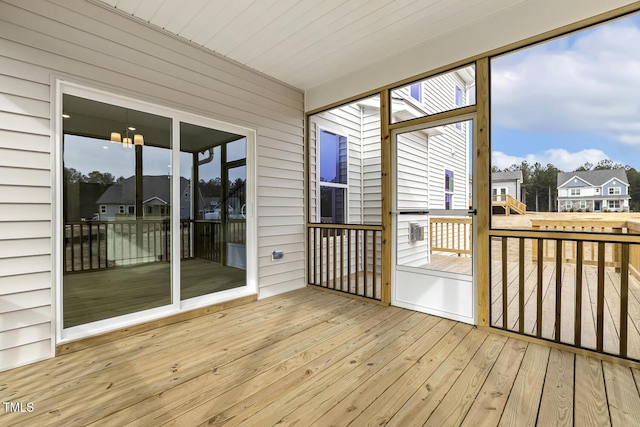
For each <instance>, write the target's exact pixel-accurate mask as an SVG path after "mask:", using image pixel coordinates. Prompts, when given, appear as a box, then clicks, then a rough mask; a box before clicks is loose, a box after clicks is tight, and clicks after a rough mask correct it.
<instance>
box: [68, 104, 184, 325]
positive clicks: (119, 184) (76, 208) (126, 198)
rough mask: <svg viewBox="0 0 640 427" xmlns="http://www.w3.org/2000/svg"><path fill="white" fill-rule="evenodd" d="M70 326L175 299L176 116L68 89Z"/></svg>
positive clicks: (162, 304) (159, 305) (155, 306)
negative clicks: (173, 174) (173, 147)
mask: <svg viewBox="0 0 640 427" xmlns="http://www.w3.org/2000/svg"><path fill="white" fill-rule="evenodd" d="M63 111H64V116H63V117H64V121H63V166H64V168H63V169H64V173H63V186H62V192H63V209H62V210H63V225H62V227H63V231H62V233H63V237H62V239H63V248H62V249H63V250H62V255H63V265H62V298H63V299H62V303H63V304H62V307H63V316H62V317H63V319H62V323H63V327H64V328H72V327H75V326H79V325H84V324H87V323H93V322H98V321H101V320H106V319H110V318H113V317H118V316H123V315H129V314H133V313H137V312H140V311H144V310H149V309H153V308H158V307H162V306H167V305H169V304H171V267H170V261H171V257H172V253H171V227H170V224H171V204H172V199H171V183H172V178H171V169H170V168H171V119H170V118H167V117H162V116H158V115H154V114H149V113H145V112H142V111H137V110H133V109H129V108H124V107H121V106H116V105H110V104H106V103H103V102H98V101H94V100H90V99H85V98H81V97H77V96H72V95H68V94H65V95H64V96H63Z"/></svg>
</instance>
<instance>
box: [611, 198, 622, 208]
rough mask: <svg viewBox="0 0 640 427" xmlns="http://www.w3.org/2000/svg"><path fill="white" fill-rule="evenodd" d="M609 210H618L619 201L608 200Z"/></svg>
mask: <svg viewBox="0 0 640 427" xmlns="http://www.w3.org/2000/svg"><path fill="white" fill-rule="evenodd" d="M609 209H620V200H609Z"/></svg>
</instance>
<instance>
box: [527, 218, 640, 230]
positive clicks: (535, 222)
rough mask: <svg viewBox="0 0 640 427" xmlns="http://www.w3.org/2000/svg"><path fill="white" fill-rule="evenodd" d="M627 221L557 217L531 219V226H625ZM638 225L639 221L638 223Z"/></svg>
mask: <svg viewBox="0 0 640 427" xmlns="http://www.w3.org/2000/svg"><path fill="white" fill-rule="evenodd" d="M627 223H628V221H626V220H624V221H623V220H617V221H616V220H606V219H605V220H601V219H600V218H599V217H593V218H589V219H571V220H568V219H567V220H557V219H532V220H531V225H532V226H534V227H535V226H549V225H553V226H562V227H599V228H603V227H604V228H625V227H627ZM638 225H639V226H640V223H638Z"/></svg>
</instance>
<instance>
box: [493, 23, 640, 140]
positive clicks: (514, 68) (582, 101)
mask: <svg viewBox="0 0 640 427" xmlns="http://www.w3.org/2000/svg"><path fill="white" fill-rule="evenodd" d="M575 37H578V38H577V39H576V40H575V42H574V43H573V44H572V45H571V46H569V39H567V38H565V39H561V40H558V41H555V42H552V43H549V44H547V45H542V46H538V47H535V48H532V49H528V50H523V51H521V52H518V53H516V54H512V55H508V56H505V57H503V58H499V59H497V60H494V61H493V62H492V75H491V79H492V89H491V90H492V94H491V95H492V100H491V102H492V108H493V115H492V120H493V122H494V124H496V125H498V126H504V127H507V128H511V129H518V130H523V131H537V132H591V133H595V134H598V135H600V136H603V137H607V138H611V139H613V140H614V141H617V142H619V143H622V144H628V145H635V146H640V28H638V27H636V26H634V25H633V24H632V21H629V20H627V21H622V22H614V23H611V24H606V25H603V26H600V27H597V28H595V29H593V30H590V31H588V32H587V33H585V34H584V35H577V36H575Z"/></svg>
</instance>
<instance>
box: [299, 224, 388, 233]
mask: <svg viewBox="0 0 640 427" xmlns="http://www.w3.org/2000/svg"><path fill="white" fill-rule="evenodd" d="M307 228H321V229H337V230H371V231H382V225H374V224H321V223H307Z"/></svg>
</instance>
